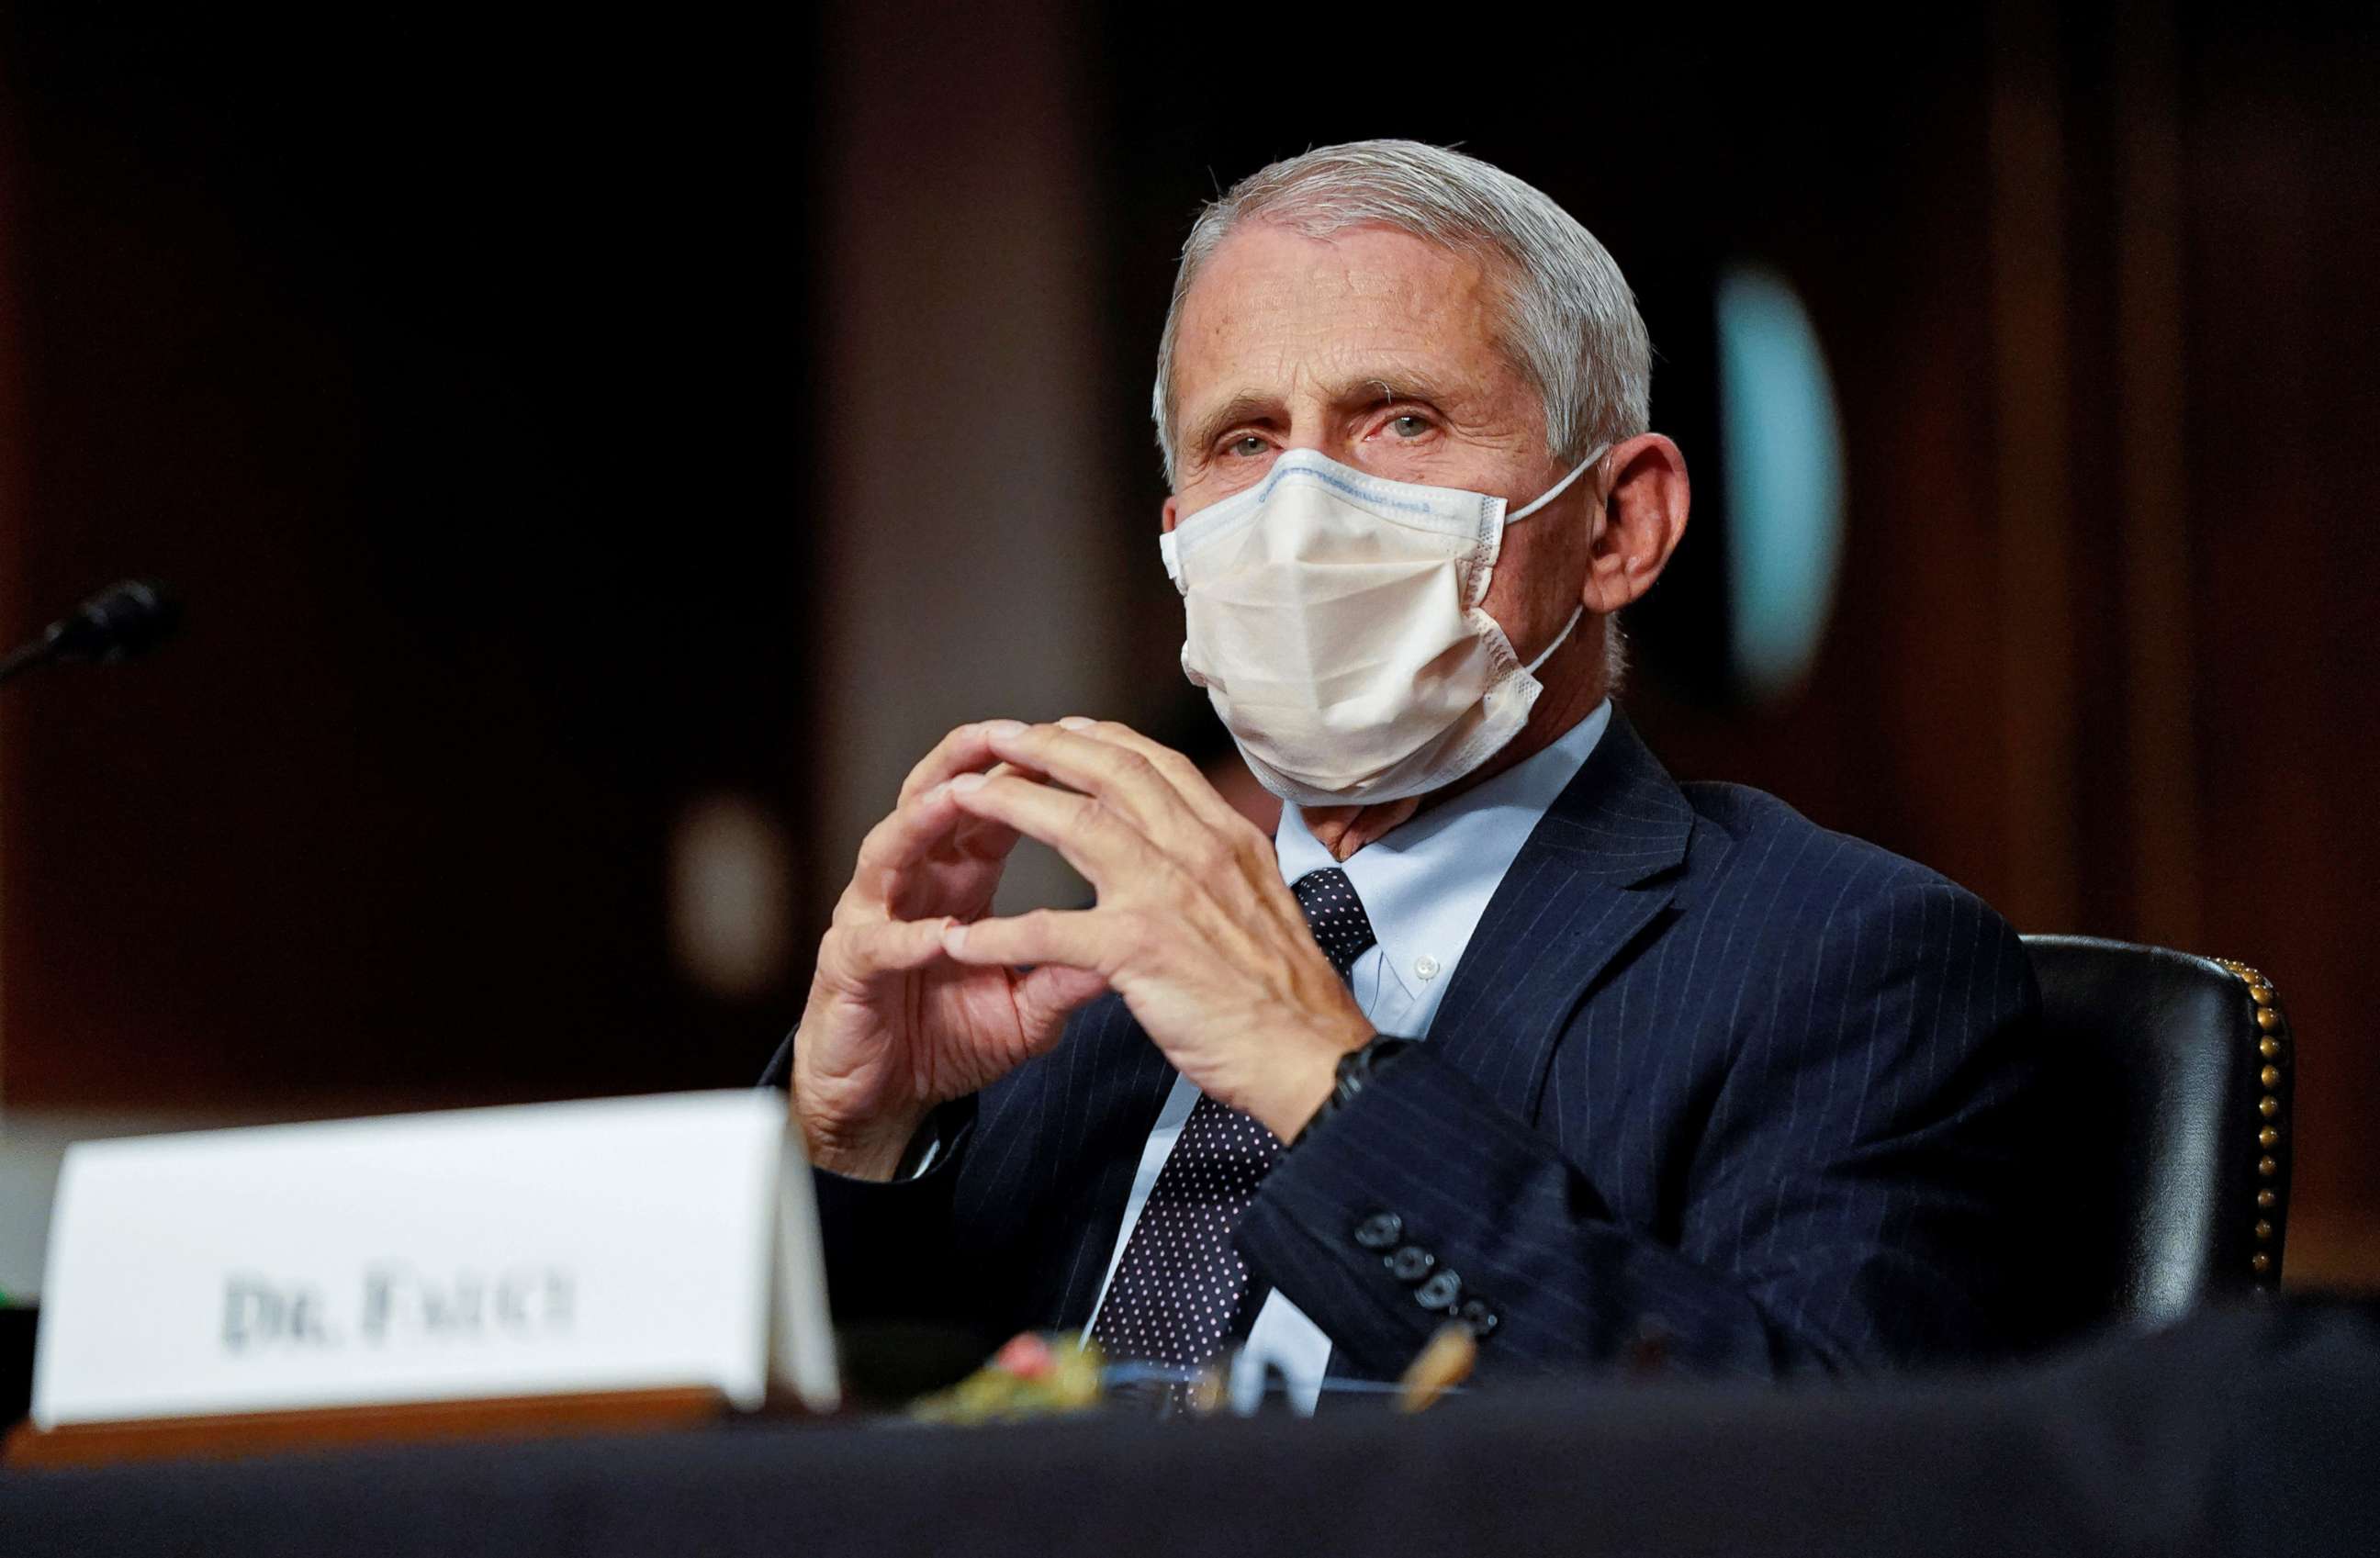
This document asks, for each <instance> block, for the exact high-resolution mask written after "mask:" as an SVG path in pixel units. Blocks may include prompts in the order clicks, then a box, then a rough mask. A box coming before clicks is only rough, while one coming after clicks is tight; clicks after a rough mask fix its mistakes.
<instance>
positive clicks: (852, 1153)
mask: <svg viewBox="0 0 2380 1558" xmlns="http://www.w3.org/2000/svg"><path fill="white" fill-rule="evenodd" d="M931 1112H932V1111H931V1110H929V1109H926V1108H923V1107H919V1108H916V1109H899V1110H892V1111H888V1112H886V1113H884V1114H881V1115H878V1116H875V1117H872V1118H869V1119H866V1120H856V1121H833V1120H825V1119H820V1118H817V1117H813V1116H812V1115H810V1114H809V1113H808V1112H807V1111H806V1110H804V1109H803V1108H802V1106H801V1099H800V1095H799V1094H798V1093H796V1094H795V1099H794V1119H795V1123H796V1124H797V1125H799V1126H800V1128H801V1132H802V1150H803V1152H804V1153H807V1155H808V1158H809V1161H810V1165H811V1166H812V1167H814V1168H821V1169H824V1170H826V1171H827V1172H828V1173H830V1174H840V1175H842V1176H843V1177H844V1178H846V1179H872V1180H874V1181H876V1182H877V1183H879V1184H881V1183H883V1182H885V1181H887V1180H889V1179H891V1178H892V1177H893V1175H894V1174H895V1173H896V1172H898V1171H899V1169H900V1166H901V1162H902V1159H903V1158H904V1157H905V1156H906V1155H907V1153H908V1151H909V1143H910V1142H912V1141H916V1140H917V1132H918V1131H919V1130H921V1129H924V1127H925V1123H926V1117H927V1116H928V1115H929V1114H930V1113H931Z"/></svg>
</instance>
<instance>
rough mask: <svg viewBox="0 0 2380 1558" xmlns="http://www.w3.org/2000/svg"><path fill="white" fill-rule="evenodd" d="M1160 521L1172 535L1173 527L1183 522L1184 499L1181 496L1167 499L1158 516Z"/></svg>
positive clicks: (1167, 532)
mask: <svg viewBox="0 0 2380 1558" xmlns="http://www.w3.org/2000/svg"><path fill="white" fill-rule="evenodd" d="M1158 523H1159V525H1160V526H1161V527H1162V528H1163V529H1164V531H1165V533H1166V534H1167V535H1169V536H1170V535H1172V533H1173V527H1174V526H1175V525H1179V524H1181V523H1182V500H1181V499H1179V498H1168V499H1166V500H1165V507H1164V509H1163V511H1162V512H1161V513H1160V514H1159V516H1158Z"/></svg>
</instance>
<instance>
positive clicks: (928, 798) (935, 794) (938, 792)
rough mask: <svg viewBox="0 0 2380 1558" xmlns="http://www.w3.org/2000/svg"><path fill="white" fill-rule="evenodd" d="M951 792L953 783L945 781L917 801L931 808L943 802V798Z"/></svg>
mask: <svg viewBox="0 0 2380 1558" xmlns="http://www.w3.org/2000/svg"><path fill="white" fill-rule="evenodd" d="M950 792H951V781H950V780H948V779H944V780H943V781H942V782H941V783H940V784H938V785H936V786H934V788H933V789H931V790H929V791H926V792H925V793H924V794H923V795H920V796H918V797H917V799H918V800H919V801H921V802H923V803H925V804H927V805H929V806H930V805H932V804H933V803H935V802H937V801H939V800H941V798H942V797H943V796H945V795H948V794H949V793H950Z"/></svg>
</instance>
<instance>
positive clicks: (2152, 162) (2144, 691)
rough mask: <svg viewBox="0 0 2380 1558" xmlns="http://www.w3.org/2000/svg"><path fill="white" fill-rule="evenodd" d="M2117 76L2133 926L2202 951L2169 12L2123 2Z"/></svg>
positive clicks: (2139, 1)
mask: <svg viewBox="0 0 2380 1558" xmlns="http://www.w3.org/2000/svg"><path fill="white" fill-rule="evenodd" d="M2118 19H2119V24H2120V27H2119V43H2118V59H2117V73H2116V114H2115V130H2116V246H2117V248H2116V264H2117V277H2116V306H2117V320H2116V324H2117V332H2118V338H2117V348H2116V349H2117V364H2116V366H2117V391H2118V397H2119V406H2120V409H2121V413H2122V415H2121V417H2120V418H2119V438H2120V439H2121V444H2120V447H2119V450H2118V452H2117V453H2118V456H2119V461H2120V470H2121V478H2122V486H2121V488H2120V491H2121V493H2122V501H2121V503H2120V504H2119V514H2120V518H2121V523H2122V526H2123V564H2124V576H2123V584H2124V601H2125V610H2124V627H2125V646H2126V651H2127V653H2128V654H2129V656H2130V658H2131V668H2130V669H2131V678H2130V685H2129V689H2128V691H2129V696H2128V697H2127V699H2126V716H2127V728H2126V731H2125V738H2126V739H2125V747H2126V752H2127V756H2128V759H2129V762H2128V765H2127V766H2128V768H2129V772H2128V775H2127V779H2128V780H2129V786H2128V788H2129V791H2130V793H2131V800H2132V872H2133V883H2134V896H2135V901H2136V905H2137V907H2136V911H2135V915H2136V918H2135V923H2134V927H2133V932H2134V934H2135V935H2137V936H2140V937H2142V938H2143V940H2147V941H2154V942H2157V943H2159V944H2161V945H2164V946H2168V947H2180V948H2187V949H2190V950H2193V951H2195V950H2204V948H2201V947H2200V945H2199V938H2200V935H2201V930H2202V925H2203V922H2204V916H2203V915H2202V914H2201V913H2200V911H2199V900H2200V893H2201V891H2202V883H2201V879H2200V875H2199V866H2198V848H2199V818H2198V783H2199V773H2198V766H2197V762H2196V752H2197V748H2196V741H2197V736H2196V727H2195V724H2194V721H2193V707H2192V687H2193V685H2194V682H2195V676H2194V671H2193V665H2192V662H2193V659H2194V658H2195V657H2194V653H2193V644H2192V622H2191V587H2190V579H2191V561H2192V559H2191V540H2190V526H2189V517H2188V513H2187V507H2186V505H2187V503H2188V501H2189V489H2188V481H2187V477H2186V475H2185V471H2184V465H2183V455H2184V433H2183V427H2182V422H2183V416H2184V407H2185V402H2184V391H2183V380H2182V361H2183V358H2182V339H2181V331H2182V324H2181V317H2182V290H2181V289H2182V270H2181V266H2182V258H2181V225H2182V203H2181V130H2180V115H2179V109H2178V106H2177V103H2176V83H2175V73H2176V54H2177V51H2178V43H2177V41H2176V39H2175V36H2174V19H2173V15H2172V12H2171V10H2170V9H2169V8H2168V7H2167V6H2161V5H2158V4H2155V0H2127V4H2125V5H2124V6H2122V7H2121V8H2120V10H2119V16H2118Z"/></svg>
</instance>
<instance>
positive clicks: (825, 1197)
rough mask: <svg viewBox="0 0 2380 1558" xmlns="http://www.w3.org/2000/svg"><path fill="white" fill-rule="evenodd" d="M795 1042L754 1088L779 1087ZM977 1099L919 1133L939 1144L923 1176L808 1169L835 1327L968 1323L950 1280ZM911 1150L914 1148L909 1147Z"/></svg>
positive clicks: (954, 1106) (950, 1109)
mask: <svg viewBox="0 0 2380 1558" xmlns="http://www.w3.org/2000/svg"><path fill="white" fill-rule="evenodd" d="M793 1057H794V1041H793V1040H792V1039H791V1038H790V1037H789V1038H787V1039H786V1040H785V1042H784V1043H783V1045H779V1046H778V1048H777V1053H776V1055H775V1056H774V1057H772V1058H771V1060H770V1062H769V1065H768V1069H766V1070H764V1071H762V1072H761V1073H760V1085H761V1086H763V1087H773V1088H777V1089H779V1090H780V1091H783V1089H784V1088H785V1087H786V1086H787V1085H788V1083H789V1081H790V1080H791V1078H792V1075H793ZM975 1116H976V1101H975V1099H974V1098H972V1097H968V1098H963V1099H959V1100H956V1101H954V1102H953V1103H949V1104H945V1105H942V1106H941V1108H939V1109H937V1110H935V1111H934V1112H933V1114H932V1115H930V1116H929V1117H928V1118H927V1122H926V1126H925V1128H924V1130H923V1131H921V1132H920V1134H921V1136H922V1135H925V1134H928V1133H930V1134H931V1135H932V1136H933V1137H934V1139H935V1140H936V1141H937V1143H938V1146H937V1150H936V1152H935V1153H934V1158H933V1161H932V1162H931V1163H930V1164H929V1165H928V1166H927V1168H926V1170H925V1172H924V1173H922V1174H916V1175H912V1176H908V1177H905V1178H894V1179H892V1180H891V1181H889V1182H884V1183H879V1182H877V1181H874V1180H868V1179H854V1178H849V1177H847V1176H845V1175H841V1174H836V1173H833V1172H832V1171H830V1170H827V1169H823V1168H816V1167H813V1168H812V1169H811V1171H810V1183H811V1187H812V1190H813V1193H814V1194H815V1195H816V1196H817V1198H818V1213H819V1247H820V1254H821V1255H822V1256H823V1257H824V1259H825V1263H826V1272H827V1298H828V1301H829V1304H830V1305H831V1307H832V1310H833V1312H834V1321H835V1323H836V1324H837V1325H839V1326H852V1325H869V1324H878V1323H903V1322H920V1323H934V1324H954V1323H960V1322H972V1321H973V1319H974V1316H973V1315H972V1314H971V1313H970V1312H969V1311H968V1310H967V1308H966V1306H965V1298H964V1295H963V1293H962V1292H961V1291H960V1290H958V1289H956V1288H954V1287H953V1284H952V1282H951V1280H950V1272H949V1251H950V1248H951V1245H952V1242H953V1238H952V1230H953V1226H954V1223H955V1220H956V1214H955V1206H954V1202H955V1199H956V1193H957V1187H958V1171H959V1160H960V1158H961V1155H962V1154H963V1153H965V1148H966V1145H967V1142H968V1141H970V1140H971V1139H972V1138H973V1136H974V1134H975ZM912 1151H913V1153H914V1151H915V1148H913V1149H912Z"/></svg>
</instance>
